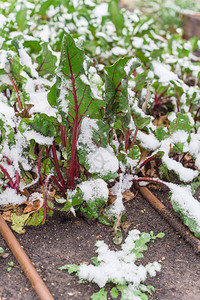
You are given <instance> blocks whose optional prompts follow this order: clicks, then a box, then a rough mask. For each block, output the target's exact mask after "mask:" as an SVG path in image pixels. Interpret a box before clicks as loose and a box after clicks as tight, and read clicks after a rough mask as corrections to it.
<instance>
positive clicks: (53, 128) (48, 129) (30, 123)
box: [18, 114, 58, 145]
mask: <svg viewBox="0 0 200 300" xmlns="http://www.w3.org/2000/svg"><path fill="white" fill-rule="evenodd" d="M18 129H19V131H20V132H21V134H22V135H24V137H26V138H27V140H35V142H38V143H39V144H41V145H46V144H51V143H52V142H53V138H54V137H55V135H56V133H57V130H58V121H57V119H56V118H54V117H49V116H47V115H45V114H40V115H36V116H35V117H34V119H33V120H31V119H28V118H24V119H22V120H21V122H20V125H19V127H18Z"/></svg>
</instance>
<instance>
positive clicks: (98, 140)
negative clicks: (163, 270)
mask: <svg viewBox="0 0 200 300" xmlns="http://www.w3.org/2000/svg"><path fill="white" fill-rule="evenodd" d="M0 29H1V31H0V204H8V203H14V204H17V203H20V202H23V201H24V198H25V196H24V195H23V194H22V192H23V190H25V189H28V188H29V187H30V186H31V184H35V183H36V182H39V183H40V184H41V185H43V186H45V184H46V185H47V182H48V181H49V180H51V181H53V182H54V184H55V185H56V186H57V188H58V189H59V190H60V193H61V194H59V195H56V196H55V198H56V199H57V202H59V203H61V202H62V203H63V208H59V209H61V210H65V211H71V212H73V213H74V214H75V211H76V210H77V209H80V210H81V211H82V212H83V213H84V214H85V213H86V214H88V216H89V217H90V218H92V217H95V218H96V217H98V216H99V213H100V211H101V208H104V206H105V204H106V203H107V201H108V195H109V193H108V187H112V191H114V194H113V195H115V196H116V202H115V203H113V204H112V205H111V206H110V207H106V209H105V210H104V212H105V217H102V216H101V221H104V223H106V222H107V223H109V222H111V221H110V220H112V222H114V223H115V221H118V220H119V218H121V217H122V216H123V215H124V211H125V210H124V205H123V195H122V194H123V192H124V191H126V190H128V189H130V188H131V185H132V180H136V178H138V176H141V173H140V171H144V167H146V168H148V164H149V162H150V161H153V162H155V168H156V176H157V177H160V178H162V179H163V178H165V180H166V181H167V182H168V183H167V184H168V187H169V188H170V189H171V192H172V195H171V200H172V204H173V207H174V209H175V210H176V211H178V212H179V213H180V214H181V215H182V217H183V220H184V222H185V223H186V224H187V225H188V226H189V228H190V229H191V230H192V231H194V233H195V235H196V236H200V217H199V211H200V204H199V202H198V201H197V200H195V198H194V196H193V195H192V193H193V192H194V191H195V189H196V187H198V186H199V185H200V181H199V170H200V138H199V135H200V88H199V85H200V81H199V78H200V68H199V67H200V63H199V59H198V58H197V57H196V56H195V55H194V53H193V52H194V50H199V49H200V41H198V39H197V38H195V37H193V38H192V39H190V40H188V41H185V40H183V39H182V31H181V30H180V29H177V30H176V32H175V34H170V33H169V32H167V31H166V32H163V31H162V32H161V31H160V30H159V28H158V27H157V26H156V24H155V20H154V19H153V18H152V17H150V16H148V15H142V13H141V12H140V11H139V10H135V11H133V12H130V11H128V10H125V9H122V10H120V9H119V8H118V3H117V1H116V0H111V1H109V2H98V1H92V0H90V1H89V0H85V1H83V0H77V1H71V0H69V1H62V0H56V1H51V0H47V1H43V0H42V1H36V0H35V1H34V0H26V1H20V0H16V1H7V2H2V4H1V8H0ZM162 115H165V116H166V117H165V120H164V121H165V122H164V121H163V117H161V116H162ZM144 151H146V152H145V153H147V155H146V157H145V159H144V155H143V153H144ZM136 176H137V177H136ZM172 178H176V180H179V181H180V182H181V183H184V184H185V183H187V184H190V185H191V187H192V188H191V189H189V188H186V187H185V188H186V191H187V197H188V199H189V201H188V200H187V199H186V197H180V196H179V192H177V189H175V186H174V185H171V184H170V181H171V179H172ZM177 188H180V190H181V191H183V188H182V189H181V187H180V186H178V187H177ZM186 200H187V201H186ZM44 203H46V198H44ZM106 218H107V221H106ZM108 219H109V220H108Z"/></svg>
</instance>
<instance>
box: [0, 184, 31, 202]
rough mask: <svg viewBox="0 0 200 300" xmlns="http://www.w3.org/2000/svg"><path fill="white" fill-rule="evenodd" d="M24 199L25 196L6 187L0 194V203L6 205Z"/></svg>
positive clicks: (23, 200)
mask: <svg viewBox="0 0 200 300" xmlns="http://www.w3.org/2000/svg"><path fill="white" fill-rule="evenodd" d="M25 201H26V196H23V195H20V194H17V192H16V190H14V189H11V188H7V189H5V191H3V192H1V194H0V204H1V205H8V204H14V205H17V204H21V203H22V202H25Z"/></svg>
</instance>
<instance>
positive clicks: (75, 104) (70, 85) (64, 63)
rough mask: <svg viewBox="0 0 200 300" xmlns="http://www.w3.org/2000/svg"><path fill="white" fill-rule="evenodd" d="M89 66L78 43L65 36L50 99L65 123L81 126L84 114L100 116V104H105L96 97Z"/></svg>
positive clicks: (49, 95)
mask: <svg viewBox="0 0 200 300" xmlns="http://www.w3.org/2000/svg"><path fill="white" fill-rule="evenodd" d="M86 66H87V61H86V59H85V54H84V51H83V50H82V49H80V48H79V47H77V46H76V44H75V41H74V40H73V38H72V37H71V36H70V35H69V34H67V35H65V36H64V37H63V42H62V49H61V58H60V65H59V67H58V69H57V72H56V75H57V80H56V83H55V84H54V85H53V86H52V88H51V91H50V92H49V94H48V101H49V103H50V105H51V106H53V107H55V108H57V109H58V111H59V113H60V115H61V117H62V122H63V124H68V121H70V122H72V123H73V124H74V123H75V122H77V123H78V125H79V124H80V123H81V121H82V119H83V117H85V116H88V115H89V116H90V117H96V116H97V117H100V107H102V106H104V101H102V100H100V99H95V97H94V95H93V93H92V90H91V87H90V78H89V77H88V68H87V67H86ZM66 117H67V118H66ZM75 120H76V121H75Z"/></svg>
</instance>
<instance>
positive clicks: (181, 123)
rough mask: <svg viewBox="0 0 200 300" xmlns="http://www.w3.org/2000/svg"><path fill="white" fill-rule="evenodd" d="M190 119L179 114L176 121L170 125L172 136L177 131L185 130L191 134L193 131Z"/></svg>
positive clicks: (185, 115)
mask: <svg viewBox="0 0 200 300" xmlns="http://www.w3.org/2000/svg"><path fill="white" fill-rule="evenodd" d="M192 127H193V126H192V125H191V122H190V119H189V117H188V115H187V114H183V113H179V112H178V113H177V117H176V119H174V120H173V121H172V122H171V123H170V125H169V133H170V134H172V133H173V132H175V131H177V130H184V131H187V132H190V131H191V129H192Z"/></svg>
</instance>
